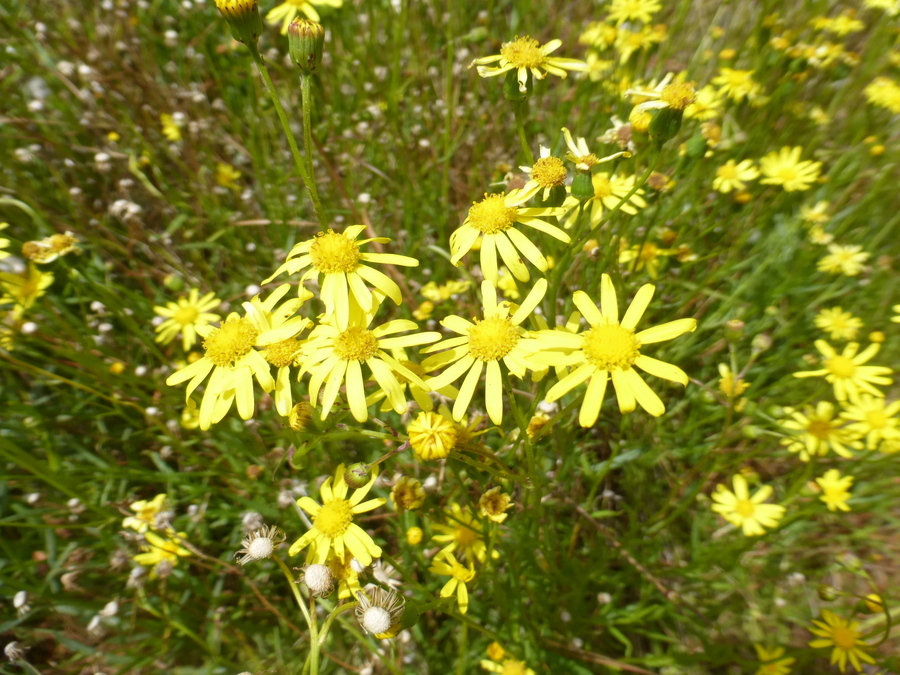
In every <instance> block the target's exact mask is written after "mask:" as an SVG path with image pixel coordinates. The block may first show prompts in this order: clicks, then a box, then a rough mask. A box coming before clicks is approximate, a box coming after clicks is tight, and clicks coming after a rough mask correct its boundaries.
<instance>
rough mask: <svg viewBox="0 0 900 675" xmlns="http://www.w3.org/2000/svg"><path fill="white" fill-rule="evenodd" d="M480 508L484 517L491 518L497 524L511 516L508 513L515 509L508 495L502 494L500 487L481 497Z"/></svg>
mask: <svg viewBox="0 0 900 675" xmlns="http://www.w3.org/2000/svg"><path fill="white" fill-rule="evenodd" d="M478 506H479V507H480V513H481V515H482V516H484V517H485V518H490V519H491V520H493V521H494V522H495V523H502V522H503V521H504V520H506V517H507V516H508V515H509V514H508V513H506V512H507V511H508V510H509V509H511V508H512V507H513V503H512V500H511V499H510V497H509V495H508V494H506V493H505V492H500V488H499V486H498V487H494V488H491V489H490V490H488V491H487V492H485V493H484V494H483V495H481V499H479V500H478Z"/></svg>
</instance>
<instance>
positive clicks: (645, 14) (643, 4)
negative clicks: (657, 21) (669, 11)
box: [606, 0, 662, 26]
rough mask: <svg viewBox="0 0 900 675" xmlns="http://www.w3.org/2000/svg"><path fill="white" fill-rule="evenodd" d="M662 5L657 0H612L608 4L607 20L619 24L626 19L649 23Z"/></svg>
mask: <svg viewBox="0 0 900 675" xmlns="http://www.w3.org/2000/svg"><path fill="white" fill-rule="evenodd" d="M660 9H662V5H661V4H659V1H658V0H612V3H610V6H609V16H607V17H606V18H607V20H608V21H615V22H616V25H617V26H618V25H621V24H623V23H624V22H626V21H641V22H643V23H650V22H651V21H653V15H654V14H656V13H657V12H658V11H659V10H660Z"/></svg>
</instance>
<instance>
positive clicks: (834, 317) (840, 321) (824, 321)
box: [815, 307, 863, 340]
mask: <svg viewBox="0 0 900 675" xmlns="http://www.w3.org/2000/svg"><path fill="white" fill-rule="evenodd" d="M815 323H816V328H821V329H822V330H824V331H825V332H826V333H828V334H829V336H830V337H831V339H832V340H853V339H854V338H855V337H856V334H857V333H858V332H859V329H860V328H862V326H863V322H862V319H860V318H859V317H856V316H853V315H852V314H851V313H850V312H845V311H844V310H842V309H841V308H840V307H831V308H826V309H823V310H821V311H820V312H819V313H818V314H816V318H815Z"/></svg>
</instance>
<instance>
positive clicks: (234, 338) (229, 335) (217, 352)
mask: <svg viewBox="0 0 900 675" xmlns="http://www.w3.org/2000/svg"><path fill="white" fill-rule="evenodd" d="M257 337H259V331H258V330H257V328H256V326H254V325H253V322H252V321H251V320H250V319H247V318H235V317H230V318H228V319H225V322H224V323H223V324H222V325H221V326H220V327H219V328H214V329H213V331H212V332H211V333H210V334H209V337H207V338H206V339H205V340H204V341H203V349H205V350H206V357H207V358H208V359H209V360H210V361H212V362H213V363H214V364H216V365H217V366H221V367H223V368H227V367H230V366H233V365H234V363H235V362H236V361H237V360H238V359H240V358H242V357H243V356H246V355H247V354H249V353H250V350H251V349H253V346H254V345H255V344H256V338H257Z"/></svg>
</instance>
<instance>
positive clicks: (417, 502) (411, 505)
mask: <svg viewBox="0 0 900 675" xmlns="http://www.w3.org/2000/svg"><path fill="white" fill-rule="evenodd" d="M391 501H392V502H393V503H394V509H396V511H397V513H402V512H403V511H415V510H416V509H418V508H420V507H421V506H422V504H424V503H425V488H423V487H422V483H420V482H419V481H418V480H416V479H415V478H410V477H409V476H401V477H400V478H399V479H398V480H397V482H396V483H394V487H393V488H392V489H391Z"/></svg>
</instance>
